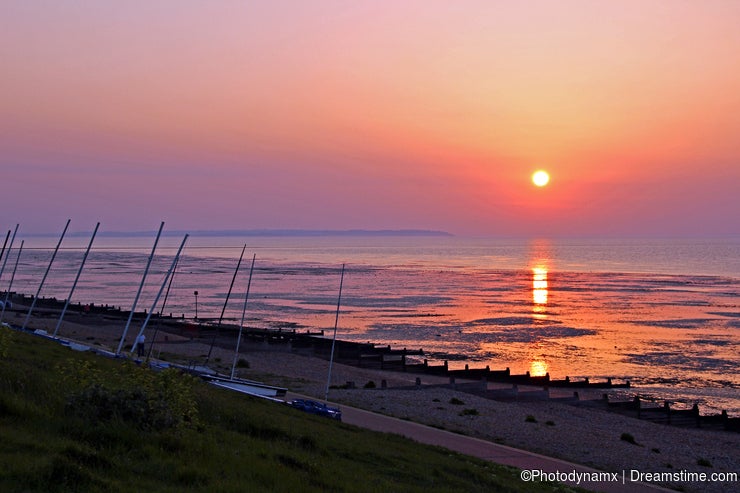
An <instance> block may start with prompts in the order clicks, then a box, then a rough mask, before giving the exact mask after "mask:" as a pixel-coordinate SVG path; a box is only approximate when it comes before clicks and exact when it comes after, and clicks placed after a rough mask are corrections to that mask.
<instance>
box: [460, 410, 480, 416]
mask: <svg viewBox="0 0 740 493" xmlns="http://www.w3.org/2000/svg"><path fill="white" fill-rule="evenodd" d="M479 414H480V413H479V412H478V410H477V409H475V408H472V409H463V410H462V412H460V416H478V415H479Z"/></svg>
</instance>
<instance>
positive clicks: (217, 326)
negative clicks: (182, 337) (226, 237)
mask: <svg viewBox="0 0 740 493" xmlns="http://www.w3.org/2000/svg"><path fill="white" fill-rule="evenodd" d="M246 249H247V244H246V243H245V244H244V248H242V254H241V255H239V262H237V263H236V269H234V276H233V277H232V278H231V284H230V285H229V292H228V293H226V300H225V301H224V306H223V308H221V316H220V317H218V324H217V325H216V331H215V332H214V333H213V338H212V339H211V347H210V348H208V356H206V361H205V363H204V365H208V361H209V360H210V359H211V353H212V352H213V346H214V345H215V344H216V337H218V333H219V330H220V329H221V322H222V321H223V319H224V313H226V305H228V304H229V298H230V297H231V290H232V289H233V288H234V281H235V280H236V275H237V274H238V273H239V267H240V266H241V265H242V259H243V258H244V251H245V250H246ZM255 255H256V254H255Z"/></svg>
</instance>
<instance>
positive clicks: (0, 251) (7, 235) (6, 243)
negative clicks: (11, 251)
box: [0, 230, 10, 260]
mask: <svg viewBox="0 0 740 493" xmlns="http://www.w3.org/2000/svg"><path fill="white" fill-rule="evenodd" d="M8 238H10V230H8V233H7V234H6V235H5V242H4V243H3V249H2V250H0V260H2V259H3V255H5V247H6V246H8Z"/></svg>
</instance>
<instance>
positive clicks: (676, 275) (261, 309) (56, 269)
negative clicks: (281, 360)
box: [0, 237, 740, 415]
mask: <svg viewBox="0 0 740 493" xmlns="http://www.w3.org/2000/svg"><path fill="white" fill-rule="evenodd" d="M180 240H181V238H164V239H163V240H162V242H161V244H160V248H159V249H158V251H157V254H158V255H157V257H156V258H155V262H154V265H153V268H152V271H151V272H150V276H149V278H148V279H149V280H148V282H147V285H146V289H145V292H144V294H143V295H142V298H141V300H140V302H139V305H138V307H137V309H138V310H143V309H150V308H151V304H152V302H153V299H154V296H155V294H156V292H157V291H158V290H159V287H160V285H161V283H162V279H163V277H164V273H165V272H166V269H167V268H168V267H169V265H170V263H171V261H172V257H173V256H174V253H175V246H176V245H178V244H179V242H180ZM86 241H87V240H86V239H81V238H72V239H70V240H65V242H64V246H65V247H66V248H67V249H65V250H62V252H61V253H60V254H59V256H58V257H57V260H56V261H55V264H54V265H53V268H52V270H51V272H50V275H49V277H48V279H47V282H46V285H45V286H44V289H43V291H42V293H41V295H42V296H47V297H52V296H53V297H57V298H59V299H64V298H66V297H67V295H68V293H69V289H70V287H71V284H72V279H73V278H74V275H75V274H76V272H77V269H78V267H79V263H80V261H81V258H82V248H79V247H82V246H84V244H86ZM152 241H153V238H100V239H99V240H96V243H95V247H94V249H93V252H92V253H91V254H90V257H89V259H88V261H87V264H86V266H85V270H84V271H83V274H82V277H81V279H80V284H79V285H78V288H77V290H76V291H75V293H74V295H73V301H75V302H77V301H79V302H82V303H90V302H93V303H96V304H97V303H103V304H113V305H116V306H121V307H122V308H123V309H129V308H130V307H131V303H132V302H133V298H134V295H135V293H136V289H137V288H138V284H139V283H140V281H141V275H142V273H143V270H144V266H145V264H146V258H147V255H148V252H149V250H150V249H151V243H152ZM54 243H55V242H54V241H53V240H51V239H48V238H34V239H32V240H31V241H30V244H29V243H27V244H28V245H29V246H30V247H31V248H29V249H28V250H24V253H23V256H22V257H21V261H20V264H19V267H18V272H17V274H16V278H15V281H14V284H13V291H17V292H23V293H27V294H33V293H35V292H36V289H37V288H38V284H39V282H40V279H41V276H42V274H43V271H44V270H45V268H46V266H47V265H48V260H49V258H50V254H51V248H52V247H53V244H54ZM244 243H246V244H247V250H246V254H245V260H244V262H243V263H242V267H241V269H240V273H239V275H238V277H237V280H236V284H235V287H234V292H233V294H232V297H231V300H230V303H229V307H228V311H227V317H229V318H231V319H232V320H239V319H240V316H241V309H242V305H243V299H244V291H245V289H246V283H247V276H248V272H249V261H250V260H251V256H252V255H253V254H256V256H257V259H256V264H255V273H254V278H253V280H252V285H251V291H250V299H249V303H248V306H247V317H248V320H247V324H248V325H249V326H250V327H269V328H276V327H288V328H293V327H295V328H298V329H299V330H306V329H311V330H314V331H315V330H318V329H331V328H333V324H334V312H335V310H336V303H337V294H338V288H339V273H340V268H341V264H342V263H346V264H347V272H346V274H345V279H344V292H343V296H342V303H341V313H340V317H339V327H338V334H339V335H338V336H339V337H340V338H342V339H347V340H357V341H371V342H374V343H378V344H390V345H392V346H395V347H407V348H410V349H419V348H423V349H424V351H425V357H426V358H428V359H429V360H430V362H432V363H435V364H441V362H442V361H444V360H447V361H449V364H450V366H451V367H452V368H459V367H462V366H464V364H466V363H467V364H470V366H471V367H480V366H485V365H490V367H491V368H492V369H503V368H506V367H509V368H511V371H512V372H513V373H524V372H526V371H529V372H530V373H531V374H533V375H543V374H545V373H550V375H551V377H553V378H563V377H565V376H570V377H571V378H575V377H581V376H588V377H591V378H606V377H613V378H617V379H626V380H630V381H631V382H632V383H633V385H634V388H633V389H632V392H637V393H640V394H641V395H644V396H646V397H650V398H655V399H658V400H662V399H670V400H672V401H676V402H679V405H681V404H685V405H686V406H690V405H692V404H693V403H694V402H698V403H699V404H700V405H701V406H702V409H703V410H708V409H709V410H711V409H713V410H721V409H726V410H728V412H730V413H731V414H734V415H737V414H740V374H739V373H738V370H737V368H738V365H739V364H740V356H738V354H740V351H738V349H740V302H739V300H740V241H739V240H738V239H723V240H705V239H697V240H663V239H661V240H648V239H641V240H635V239H632V240H603V239H602V240H551V241H550V240H538V241H524V240H500V239H497V240H493V239H469V238H459V237H451V238H448V237H341V238H340V237H311V238H307V237H281V238H274V237H250V238H246V239H240V238H233V237H194V238H191V239H190V240H189V242H188V245H187V246H186V249H185V251H184V257H183V258H182V259H181V262H180V264H179V265H178V268H177V271H176V273H175V278H174V281H173V284H172V290H171V292H170V293H169V296H168V299H167V305H166V306H165V307H164V312H165V313H174V314H176V315H179V314H184V315H185V317H188V318H192V317H194V315H195V296H194V291H196V290H197V291H198V293H199V295H198V312H199V313H198V316H199V317H200V318H217V317H218V315H219V314H220V312H221V308H222V306H223V303H224V300H225V296H226V292H227V290H228V287H229V283H230V282H231V278H232V276H233V273H234V269H235V267H236V262H237V259H238V256H239V253H240V251H241V248H242V246H243V244H244ZM34 247H35V248H34ZM15 254H16V250H14V251H13V253H11V258H13V259H14V258H15ZM9 277H10V273H9V272H8V270H6V272H5V273H4V275H3V277H2V279H0V289H1V290H5V289H7V286H8V282H9ZM161 309H162V307H161V301H160V304H159V305H158V307H157V308H156V310H157V311H159V310H161Z"/></svg>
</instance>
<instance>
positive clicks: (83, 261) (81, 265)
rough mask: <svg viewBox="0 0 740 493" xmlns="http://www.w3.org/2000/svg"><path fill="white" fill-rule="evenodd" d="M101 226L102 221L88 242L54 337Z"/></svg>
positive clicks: (96, 226)
mask: <svg viewBox="0 0 740 493" xmlns="http://www.w3.org/2000/svg"><path fill="white" fill-rule="evenodd" d="M99 227H100V223H99V222H98V223H97V224H96V225H95V230H93V234H92V236H91V237H90V243H88V245H87V250H85V255H83V257H82V263H80V268H79V270H78V271H77V276H76V277H75V281H74V282H73V283H72V289H70V290H69V296H67V301H66V302H65V303H64V308H62V314H61V315H59V321H58V322H57V326H56V328H55V329H54V337H56V336H57V333H58V332H59V327H61V326H62V320H63V319H64V314H65V313H67V308H68V307H69V302H70V300H71V299H72V294H73V293H74V292H75V288H76V287H77V281H79V280H80V275H81V274H82V268H83V267H85V262H86V261H87V256H88V255H89V254H90V249H91V248H92V244H93V240H95V235H96V234H98V228H99Z"/></svg>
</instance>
